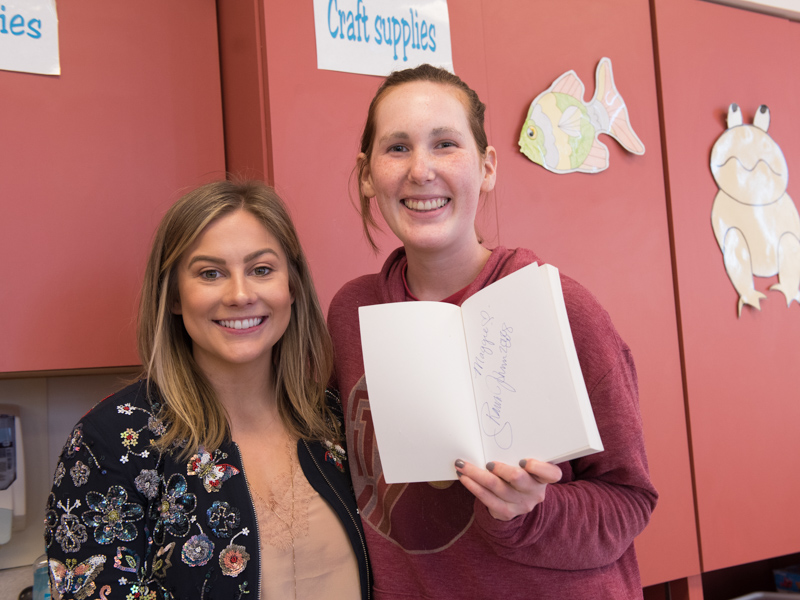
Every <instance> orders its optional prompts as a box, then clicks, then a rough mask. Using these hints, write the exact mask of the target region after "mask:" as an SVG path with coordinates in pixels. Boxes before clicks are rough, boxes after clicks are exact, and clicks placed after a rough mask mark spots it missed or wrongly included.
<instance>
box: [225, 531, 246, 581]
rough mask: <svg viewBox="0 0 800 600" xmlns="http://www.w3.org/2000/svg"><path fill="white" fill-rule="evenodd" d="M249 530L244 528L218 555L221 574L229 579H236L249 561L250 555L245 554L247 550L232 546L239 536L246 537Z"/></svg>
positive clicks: (236, 545)
mask: <svg viewBox="0 0 800 600" xmlns="http://www.w3.org/2000/svg"><path fill="white" fill-rule="evenodd" d="M249 533H250V530H249V529H247V527H245V528H244V529H242V530H241V531H240V532H239V533H237V534H236V535H235V536H233V537H232V538H231V541H230V543H229V544H228V545H227V546H226V547H225V549H224V550H223V551H222V552H220V554H219V566H220V567H222V572H223V573H224V574H225V575H228V576H229V577H236V576H237V575H239V574H240V573H241V572H242V571H244V570H245V568H246V567H247V561H248V560H250V555H249V554H248V553H247V548H245V547H244V546H239V545H238V544H234V543H233V540H235V539H236V538H237V537H239V536H240V535H245V536H246V535H248V534H249Z"/></svg>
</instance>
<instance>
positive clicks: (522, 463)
mask: <svg viewBox="0 0 800 600" xmlns="http://www.w3.org/2000/svg"><path fill="white" fill-rule="evenodd" d="M527 464H528V459H527V458H523V459H522V460H521V461H519V466H520V467H522V468H523V469H524V468H525V465H527Z"/></svg>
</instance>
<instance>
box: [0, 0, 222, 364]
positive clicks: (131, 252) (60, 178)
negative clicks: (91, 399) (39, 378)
mask: <svg viewBox="0 0 800 600" xmlns="http://www.w3.org/2000/svg"><path fill="white" fill-rule="evenodd" d="M57 8H58V17H59V38H60V56H61V75H60V76H56V77H50V76H43V75H32V74H28V73H17V72H10V71H0V90H2V103H0V181H1V182H2V199H0V203H2V213H1V214H0V255H1V256H4V257H5V261H6V262H5V265H4V268H3V272H4V277H3V281H2V283H0V307H2V310H0V331H2V335H1V336H0V338H1V339H2V341H1V342H0V372H17V371H38V370H51V369H73V368H84V367H105V366H119V365H132V364H138V363H139V359H138V357H137V355H136V347H135V335H134V329H135V320H136V318H135V314H136V306H137V294H138V290H139V286H140V283H141V278H142V274H143V272H144V264H145V260H146V255H147V251H148V247H149V245H150V242H151V240H152V236H153V231H154V229H155V226H156V224H157V223H158V221H159V219H160V217H161V215H162V214H163V212H164V210H165V209H166V208H167V207H168V206H169V205H170V203H171V202H172V201H173V200H175V199H176V198H177V197H178V196H179V195H180V193H181V191H182V190H184V189H185V188H188V187H192V186H194V185H196V184H198V183H201V182H203V181H204V180H206V179H208V178H212V177H224V170H225V162H224V160H225V157H224V147H223V131H222V106H221V99H220V81H219V77H220V75H219V52H218V42H217V26H216V5H215V2H214V0H170V1H169V2H164V1H163V0H129V1H126V2H105V1H103V0H81V2H67V1H64V2H61V1H59V2H58V3H57Z"/></svg>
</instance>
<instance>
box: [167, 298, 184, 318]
mask: <svg viewBox="0 0 800 600" xmlns="http://www.w3.org/2000/svg"><path fill="white" fill-rule="evenodd" d="M170 312H171V313H172V314H173V315H182V314H183V309H182V308H181V299H180V298H175V302H173V303H172V308H171V309H170Z"/></svg>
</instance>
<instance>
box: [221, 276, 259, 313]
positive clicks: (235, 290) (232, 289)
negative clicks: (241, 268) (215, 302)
mask: <svg viewBox="0 0 800 600" xmlns="http://www.w3.org/2000/svg"><path fill="white" fill-rule="evenodd" d="M254 301H255V292H254V290H253V286H252V285H251V283H250V282H249V281H248V279H247V276H246V275H244V274H234V275H231V277H230V279H229V280H228V285H227V286H226V289H225V297H224V302H225V303H226V304H227V305H228V306H246V305H248V304H250V303H252V302H254Z"/></svg>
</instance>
